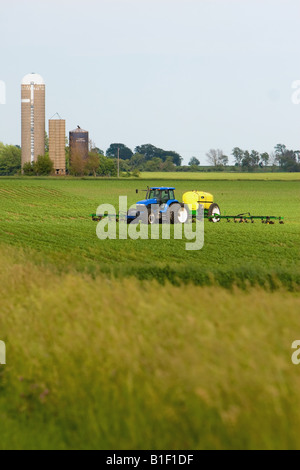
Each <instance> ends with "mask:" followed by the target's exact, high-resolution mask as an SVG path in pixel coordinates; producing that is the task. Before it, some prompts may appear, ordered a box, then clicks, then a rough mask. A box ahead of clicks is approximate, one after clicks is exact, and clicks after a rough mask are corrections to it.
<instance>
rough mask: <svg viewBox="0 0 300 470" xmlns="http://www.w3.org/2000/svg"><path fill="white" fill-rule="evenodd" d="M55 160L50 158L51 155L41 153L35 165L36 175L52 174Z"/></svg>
mask: <svg viewBox="0 0 300 470" xmlns="http://www.w3.org/2000/svg"><path fill="white" fill-rule="evenodd" d="M53 168H54V165H53V161H52V160H50V158H49V155H39V156H38V157H37V160H36V162H35V165H34V171H35V174H36V175H45V176H46V175H51V173H53Z"/></svg>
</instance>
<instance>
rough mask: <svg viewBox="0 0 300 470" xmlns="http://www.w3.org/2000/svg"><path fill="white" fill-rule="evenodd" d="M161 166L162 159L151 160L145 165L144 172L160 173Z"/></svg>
mask: <svg viewBox="0 0 300 470" xmlns="http://www.w3.org/2000/svg"><path fill="white" fill-rule="evenodd" d="M161 166H162V159H161V158H158V157H154V158H152V160H149V161H148V162H147V163H146V166H145V170H146V171H161Z"/></svg>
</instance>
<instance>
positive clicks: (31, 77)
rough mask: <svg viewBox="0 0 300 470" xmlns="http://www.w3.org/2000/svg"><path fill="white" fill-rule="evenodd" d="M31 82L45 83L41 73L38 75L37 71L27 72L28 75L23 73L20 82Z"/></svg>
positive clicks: (25, 83) (29, 83)
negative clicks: (23, 75)
mask: <svg viewBox="0 0 300 470" xmlns="http://www.w3.org/2000/svg"><path fill="white" fill-rule="evenodd" d="M32 82H33V83H34V84H35V85H45V82H44V79H43V77H41V75H39V74H38V73H29V74H28V75H25V77H24V78H23V80H22V82H21V84H22V85H31V83H32Z"/></svg>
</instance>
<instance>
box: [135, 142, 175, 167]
mask: <svg viewBox="0 0 300 470" xmlns="http://www.w3.org/2000/svg"><path fill="white" fill-rule="evenodd" d="M135 152H136V153H140V154H142V155H144V157H145V160H146V161H149V160H152V159H153V158H160V159H161V160H162V161H163V162H164V161H165V160H166V159H167V158H168V157H172V160H173V163H174V164H175V165H176V166H180V165H181V161H182V157H181V155H179V153H177V152H175V151H174V150H163V149H160V148H158V147H155V146H154V145H152V144H143V145H139V146H138V147H136V148H135Z"/></svg>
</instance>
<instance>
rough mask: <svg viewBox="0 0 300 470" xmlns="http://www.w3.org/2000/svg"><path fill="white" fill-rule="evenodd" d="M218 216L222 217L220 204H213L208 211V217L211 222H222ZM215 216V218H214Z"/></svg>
mask: <svg viewBox="0 0 300 470" xmlns="http://www.w3.org/2000/svg"><path fill="white" fill-rule="evenodd" d="M218 215H221V210H220V207H219V206H218V204H211V205H210V206H209V209H208V217H209V220H210V221H211V222H214V223H215V222H220V220H221V219H220V218H219V217H218ZM212 216H213V217H212Z"/></svg>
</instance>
